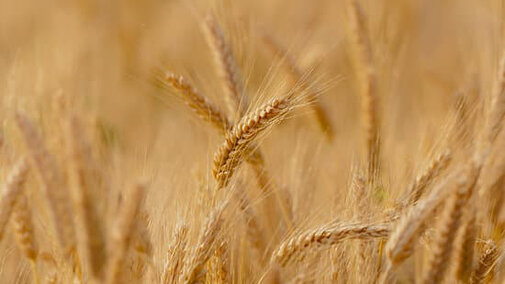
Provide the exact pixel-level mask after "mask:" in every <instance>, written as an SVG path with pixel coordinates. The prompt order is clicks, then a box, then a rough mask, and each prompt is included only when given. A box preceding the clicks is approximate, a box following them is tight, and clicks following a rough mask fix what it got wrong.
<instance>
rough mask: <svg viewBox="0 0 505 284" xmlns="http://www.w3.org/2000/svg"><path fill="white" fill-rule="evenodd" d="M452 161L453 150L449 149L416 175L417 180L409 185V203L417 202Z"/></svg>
mask: <svg viewBox="0 0 505 284" xmlns="http://www.w3.org/2000/svg"><path fill="white" fill-rule="evenodd" d="M450 161H451V151H449V150H447V151H445V152H443V153H441V154H440V155H438V156H437V157H435V159H433V160H432V161H431V163H430V164H429V165H428V167H427V168H426V169H425V170H424V171H423V173H422V174H420V175H418V176H417V177H416V179H415V181H414V182H413V183H412V184H411V185H410V186H409V190H408V192H409V193H410V200H409V205H412V204H415V203H417V201H418V200H419V198H421V196H422V195H423V193H424V192H425V190H426V188H427V187H428V185H429V184H430V183H431V182H432V181H433V180H434V179H435V178H436V177H437V176H438V175H440V174H441V173H442V172H443V171H444V170H445V169H446V168H447V166H448V165H449V163H450Z"/></svg>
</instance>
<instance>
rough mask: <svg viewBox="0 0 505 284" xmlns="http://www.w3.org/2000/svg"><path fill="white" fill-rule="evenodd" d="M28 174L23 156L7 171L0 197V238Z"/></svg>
mask: <svg viewBox="0 0 505 284" xmlns="http://www.w3.org/2000/svg"><path fill="white" fill-rule="evenodd" d="M27 174H28V165H27V163H26V160H25V159H24V158H21V159H20V160H19V161H18V162H17V163H16V165H15V166H14V168H13V169H12V170H11V172H10V173H9V176H8V177H7V181H6V182H5V184H4V186H3V190H2V196H1V199H0V240H1V239H2V238H3V235H4V234H5V227H6V226H7V222H8V221H9V218H10V216H11V213H12V211H13V209H14V206H15V204H16V201H17V199H18V197H19V195H20V194H21V193H22V191H23V184H24V183H25V181H26V176H27Z"/></svg>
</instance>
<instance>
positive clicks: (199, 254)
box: [179, 203, 227, 283]
mask: <svg viewBox="0 0 505 284" xmlns="http://www.w3.org/2000/svg"><path fill="white" fill-rule="evenodd" d="M226 204H227V203H224V204H221V205H219V206H218V207H217V208H216V209H214V211H213V212H212V213H211V214H210V216H209V217H208V218H207V221H206V224H205V226H204V227H203V230H202V232H201V234H200V237H199V238H198V242H197V244H196V247H195V249H194V250H193V251H192V252H191V255H190V258H189V260H188V262H187V264H186V265H185V269H184V273H183V274H182V275H181V277H180V278H179V280H180V281H181V282H183V283H195V282H197V281H198V279H200V278H202V277H203V275H202V274H204V273H205V272H204V271H203V269H204V267H205V264H206V263H207V261H208V260H209V258H210V257H211V254H212V251H213V249H214V247H215V245H216V239H217V237H218V234H219V232H220V230H221V227H222V225H223V219H222V217H221V216H222V214H223V210H224V209H225V208H226Z"/></svg>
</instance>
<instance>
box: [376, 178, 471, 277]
mask: <svg viewBox="0 0 505 284" xmlns="http://www.w3.org/2000/svg"><path fill="white" fill-rule="evenodd" d="M462 175H463V171H462V170H461V169H460V170H458V171H456V172H454V173H452V175H450V176H449V177H447V178H446V179H445V180H443V181H442V182H441V183H440V184H438V185H437V186H436V187H435V188H434V189H433V191H432V192H431V194H430V195H429V196H428V197H426V198H425V199H423V200H421V201H419V202H418V203H417V204H416V206H414V207H412V208H411V209H410V210H409V211H408V213H407V214H406V215H404V216H403V217H401V218H400V220H399V221H398V224H397V225H396V226H395V229H394V231H393V233H392V234H391V237H390V238H389V239H388V241H387V243H386V247H385V249H386V255H387V257H388V261H389V262H391V264H392V266H393V267H394V266H396V265H399V264H400V263H402V262H403V261H404V260H405V259H406V258H408V257H409V256H410V255H411V254H412V249H413V246H414V244H415V243H416V241H417V240H418V238H419V236H420V235H421V234H422V232H423V231H424V230H425V226H424V224H425V222H426V221H427V219H428V218H430V217H431V216H432V215H433V213H434V211H435V209H436V208H437V207H438V206H439V205H440V204H442V203H443V202H444V201H445V198H446V197H447V196H448V195H449V193H450V192H452V191H454V188H455V186H456V185H455V182H456V181H457V179H458V178H460V177H461V176H462ZM451 190H452V191H451Z"/></svg>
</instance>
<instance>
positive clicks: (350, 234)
mask: <svg viewBox="0 0 505 284" xmlns="http://www.w3.org/2000/svg"><path fill="white" fill-rule="evenodd" d="M390 233H391V228H390V225H389V224H337V225H331V226H328V225H326V226H323V227H320V228H317V229H314V230H310V231H307V232H304V233H301V234H299V235H296V236H294V237H292V238H290V239H288V240H286V241H284V242H283V243H282V244H281V245H280V246H279V248H278V249H277V250H276V251H275V252H274V253H273V254H272V261H274V262H276V263H278V264H280V265H281V266H286V265H287V264H288V263H289V262H290V261H291V260H292V259H293V258H298V260H302V259H303V253H304V251H306V250H310V249H316V248H318V247H330V246H333V245H336V244H338V243H339V242H341V241H344V240H349V239H360V240H370V239H377V238H387V237H388V236H389V234H390Z"/></svg>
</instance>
